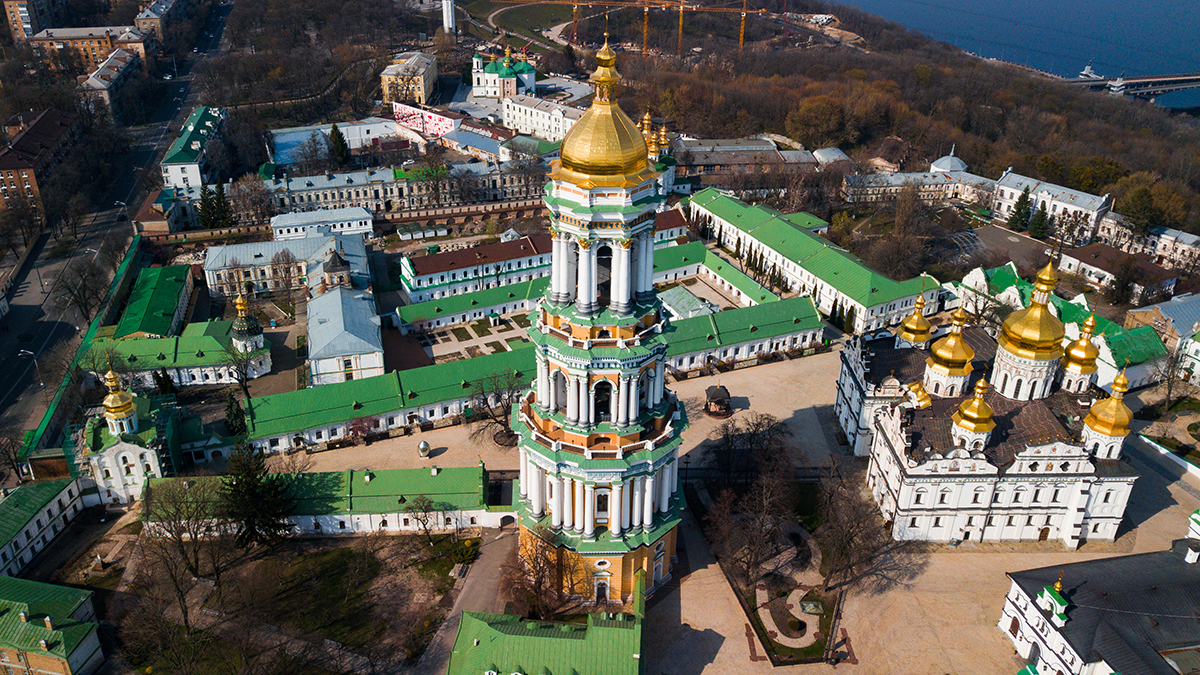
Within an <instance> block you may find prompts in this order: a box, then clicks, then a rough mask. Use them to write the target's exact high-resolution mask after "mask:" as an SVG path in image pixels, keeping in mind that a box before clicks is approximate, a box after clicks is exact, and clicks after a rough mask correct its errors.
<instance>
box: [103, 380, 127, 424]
mask: <svg viewBox="0 0 1200 675" xmlns="http://www.w3.org/2000/svg"><path fill="white" fill-rule="evenodd" d="M104 384H105V385H107V386H108V396H105V397H104V414H105V416H107V417H111V418H123V417H128V416H129V413H130V412H132V411H133V394H130V393H129V392H127V391H123V390H122V389H121V378H119V377H117V374H116V373H114V372H113V371H112V369H111V368H110V369H109V370H108V372H107V373H105V374H104Z"/></svg>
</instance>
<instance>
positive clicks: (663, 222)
mask: <svg viewBox="0 0 1200 675" xmlns="http://www.w3.org/2000/svg"><path fill="white" fill-rule="evenodd" d="M680 227H682V228H685V229H686V228H687V219H686V218H684V216H683V211H682V210H681V209H668V210H666V211H659V212H658V213H656V214H654V229H655V230H657V231H659V232H661V231H663V230H673V229H676V228H680Z"/></svg>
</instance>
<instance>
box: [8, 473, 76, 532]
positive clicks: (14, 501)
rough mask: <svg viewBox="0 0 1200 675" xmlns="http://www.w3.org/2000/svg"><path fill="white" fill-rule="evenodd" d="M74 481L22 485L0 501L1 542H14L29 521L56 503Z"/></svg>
mask: <svg viewBox="0 0 1200 675" xmlns="http://www.w3.org/2000/svg"><path fill="white" fill-rule="evenodd" d="M72 480H74V479H73V478H63V479H60V480H49V481H45V482H43V483H31V484H29V485H22V486H20V487H18V488H17V489H15V490H13V491H12V492H10V493H9V495H8V496H7V497H5V498H4V499H2V500H0V542H3V543H7V542H9V541H12V539H13V537H15V536H17V533H18V532H20V531H21V530H23V529H25V526H26V525H28V524H29V521H31V520H33V518H34V517H35V516H37V514H38V513H40V512H41V510H42V509H44V508H46V505H47V504H49V503H50V502H52V501H54V498H55V497H57V496H58V493H60V492H62V491H63V490H65V489H67V485H69V484H70V483H71V481H72Z"/></svg>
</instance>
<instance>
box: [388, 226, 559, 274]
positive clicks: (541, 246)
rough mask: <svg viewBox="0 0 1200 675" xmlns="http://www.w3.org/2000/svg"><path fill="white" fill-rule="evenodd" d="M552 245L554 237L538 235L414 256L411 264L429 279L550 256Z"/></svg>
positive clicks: (410, 259) (417, 272) (415, 270)
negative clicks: (456, 271)
mask: <svg viewBox="0 0 1200 675" xmlns="http://www.w3.org/2000/svg"><path fill="white" fill-rule="evenodd" d="M551 245H552V240H551V238H550V235H548V234H535V235H533V236H531V237H522V238H520V239H516V240H514V241H507V242H499V243H495V244H486V245H484V246H475V247H473V248H464V249H459V250H457V251H446V252H445V253H435V254H433V255H425V256H414V257H412V258H409V262H410V263H411V264H412V267H413V271H414V272H415V273H416V275H417V276H425V275H427V274H439V273H441V272H449V271H451V270H462V269H468V268H471V267H476V266H478V265H494V264H496V263H501V262H506V261H509V260H517V259H520V258H528V257H531V256H536V255H547V254H549V253H550V252H551Z"/></svg>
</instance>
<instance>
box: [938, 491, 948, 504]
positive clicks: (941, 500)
mask: <svg viewBox="0 0 1200 675" xmlns="http://www.w3.org/2000/svg"><path fill="white" fill-rule="evenodd" d="M938 503H939V504H945V503H946V493H945V492H943V493H941V494H940V495H938Z"/></svg>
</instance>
